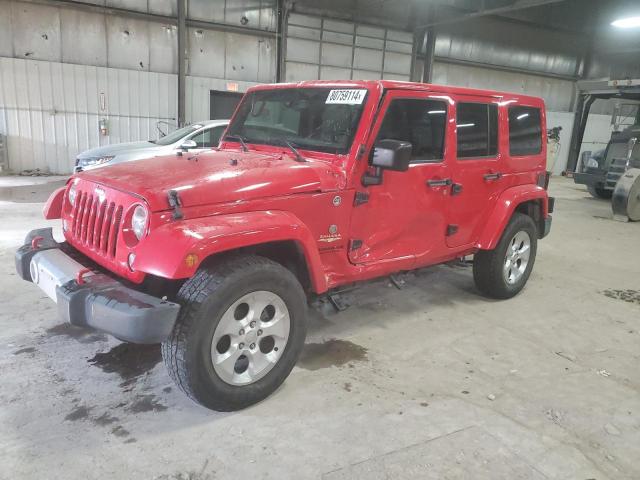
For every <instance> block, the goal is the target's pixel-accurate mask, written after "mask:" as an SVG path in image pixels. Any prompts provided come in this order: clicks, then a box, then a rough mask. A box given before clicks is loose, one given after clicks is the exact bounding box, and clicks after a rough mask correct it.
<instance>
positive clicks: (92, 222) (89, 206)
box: [70, 191, 123, 258]
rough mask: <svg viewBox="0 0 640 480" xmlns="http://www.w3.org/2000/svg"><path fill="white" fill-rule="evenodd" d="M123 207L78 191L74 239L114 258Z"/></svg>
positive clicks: (72, 230)
mask: <svg viewBox="0 0 640 480" xmlns="http://www.w3.org/2000/svg"><path fill="white" fill-rule="evenodd" d="M122 210H123V207H122V205H118V204H116V203H115V202H113V201H109V200H108V199H103V200H102V201H100V198H99V197H98V195H95V194H92V193H89V192H84V191H78V193H77V196H76V202H75V205H74V207H73V222H72V224H71V230H70V232H71V236H72V237H73V239H74V241H75V242H77V243H78V244H79V245H83V246H85V247H88V248H90V249H91V250H93V251H95V252H97V253H99V254H101V255H103V256H105V257H109V258H115V256H116V249H117V246H118V242H117V238H118V232H119V231H120V228H121V222H122Z"/></svg>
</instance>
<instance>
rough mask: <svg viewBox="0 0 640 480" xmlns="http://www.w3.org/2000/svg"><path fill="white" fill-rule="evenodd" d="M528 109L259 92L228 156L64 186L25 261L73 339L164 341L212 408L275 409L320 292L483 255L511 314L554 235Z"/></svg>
mask: <svg viewBox="0 0 640 480" xmlns="http://www.w3.org/2000/svg"><path fill="white" fill-rule="evenodd" d="M545 159H546V141H545V111H544V104H543V102H542V100H540V99H538V98H533V97H527V96H521V95H512V94H508V93H498V92H491V91H480V90H469V89H464V88H451V87H441V86H436V85H428V84H416V83H405V82H391V81H340V82H324V81H312V82H303V83H299V84H278V85H262V86H257V87H254V88H251V89H250V90H249V91H248V92H247V94H246V95H245V96H244V98H243V100H242V102H241V103H240V105H239V106H238V109H237V111H236V113H235V115H234V117H233V119H232V121H231V124H230V125H229V127H228V129H227V132H226V135H225V136H224V137H223V139H222V142H221V144H220V146H219V148H217V149H213V150H212V151H211V152H206V153H199V154H195V153H189V151H178V152H176V154H175V155H170V156H164V157H157V158H152V159H148V160H144V161H138V162H132V163H126V164H121V165H115V166H112V167H107V168H102V169H96V170H92V171H89V172H84V173H80V174H77V175H74V176H73V177H71V179H70V180H69V182H68V183H67V185H66V187H64V188H61V189H60V190H58V191H56V192H54V193H53V195H52V196H51V198H50V199H49V201H48V202H47V204H46V206H45V210H44V214H45V217H46V218H48V219H55V218H61V219H62V230H63V232H64V237H65V239H66V241H65V242H63V243H57V242H56V241H55V240H54V239H53V236H52V234H51V229H41V230H34V231H32V232H31V233H29V235H28V236H27V238H26V241H25V244H24V245H23V246H22V247H21V248H20V249H19V250H18V252H17V253H16V268H17V270H18V273H19V274H20V276H21V277H22V278H23V279H25V280H28V281H33V282H34V283H36V284H37V285H38V286H39V287H40V288H41V289H42V290H43V291H44V292H46V293H47V294H48V295H49V296H50V297H51V298H52V299H53V300H54V301H56V303H57V305H58V310H59V313H60V315H61V316H62V318H64V319H65V320H67V321H68V322H70V323H71V324H73V325H78V326H83V327H89V328H94V329H97V330H101V331H103V332H107V333H110V334H112V335H114V336H115V337H117V338H119V339H121V340H124V341H128V342H136V343H158V342H162V354H163V357H164V361H165V363H166V366H167V368H168V369H169V372H170V374H171V376H172V378H173V379H174V380H175V382H176V383H177V385H178V386H179V387H180V388H181V389H182V390H184V392H185V393H186V394H187V395H189V396H190V397H191V398H192V399H194V400H195V401H197V402H199V403H201V404H202V405H205V406H206V407H209V408H212V409H215V410H223V411H226V410H237V409H240V408H243V407H246V406H248V405H251V404H253V403H256V402H258V401H259V400H262V399H264V398H265V397H267V396H268V395H269V394H270V393H271V392H273V391H274V390H275V389H276V388H277V387H278V386H279V385H280V384H281V383H282V382H283V381H284V379H285V378H286V377H287V375H288V374H289V372H290V371H291V369H292V368H293V366H294V365H295V363H296V359H297V358H298V355H299V354H300V351H301V350H302V347H303V345H304V340H305V332H306V314H307V295H312V294H322V293H325V292H327V291H329V290H331V289H334V288H336V287H338V286H340V285H344V284H347V283H352V282H356V281H360V280H366V279H371V278H374V277H380V276H383V275H389V274H391V273H394V272H399V271H405V270H411V269H416V268H420V267H425V266H428V265H434V264H437V263H442V262H446V261H450V260H454V259H456V258H460V257H464V256H466V255H470V254H474V255H475V258H474V263H473V277H474V280H475V283H476V285H477V287H478V289H479V290H480V291H481V292H483V293H484V294H486V295H488V296H491V297H494V298H509V297H512V296H513V295H515V294H516V293H518V292H519V291H520V290H521V289H522V288H523V286H524V284H525V283H526V282H527V279H528V278H529V275H530V273H531V269H532V268H533V263H534V260H535V256H536V244H537V240H538V239H539V238H542V237H544V236H545V235H547V233H548V232H549V228H550V225H551V217H550V215H549V213H550V212H551V211H552V206H553V201H552V200H553V199H552V198H549V197H548V196H547V192H546V188H547V183H548V175H547V173H546V172H545Z"/></svg>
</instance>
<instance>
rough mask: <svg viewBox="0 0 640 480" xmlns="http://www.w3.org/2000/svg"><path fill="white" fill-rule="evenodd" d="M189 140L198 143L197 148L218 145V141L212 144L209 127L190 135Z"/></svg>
mask: <svg viewBox="0 0 640 480" xmlns="http://www.w3.org/2000/svg"><path fill="white" fill-rule="evenodd" d="M191 140H193V141H194V142H196V143H197V144H198V148H210V147H216V146H218V143H217V142H216V143H215V144H213V143H212V142H211V129H210V128H209V129H207V130H203V131H202V132H200V133H198V134H197V135H194V136H193V137H191Z"/></svg>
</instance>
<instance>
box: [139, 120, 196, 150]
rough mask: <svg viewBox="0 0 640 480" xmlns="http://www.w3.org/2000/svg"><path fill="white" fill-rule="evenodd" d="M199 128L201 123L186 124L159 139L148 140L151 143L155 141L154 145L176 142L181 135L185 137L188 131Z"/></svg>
mask: <svg viewBox="0 0 640 480" xmlns="http://www.w3.org/2000/svg"><path fill="white" fill-rule="evenodd" d="M199 128H202V125H188V126H186V127H182V128H179V129H178V130H176V131H175V132H171V133H170V134H169V135H166V136H164V137H162V138H160V139H159V140H149V141H150V142H151V143H155V144H156V145H171V144H172V143H176V142H177V141H178V140H180V139H181V138H183V137H186V136H187V135H189V134H190V133H193V132H195V131H196V130H198V129H199Z"/></svg>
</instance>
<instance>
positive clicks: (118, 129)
mask: <svg viewBox="0 0 640 480" xmlns="http://www.w3.org/2000/svg"><path fill="white" fill-rule="evenodd" d="M176 89H177V76H176V75H169V74H163V73H154V72H138V71H134V70H124V69H115V68H104V67H94V66H85V65H70V64H65V63H57V62H45V61H37V60H22V59H13V58H0V131H1V132H3V133H5V134H6V135H7V137H8V142H7V144H8V151H9V152H8V153H9V162H10V164H9V166H10V168H11V169H12V170H13V171H21V170H25V169H36V168H38V169H40V170H43V171H49V172H53V173H68V172H70V171H72V169H73V162H74V159H75V156H76V154H77V153H79V152H81V151H83V150H86V149H88V148H91V147H96V146H99V145H104V144H109V143H119V142H129V141H133V140H139V139H145V138H157V132H156V128H155V124H156V122H157V121H160V120H165V121H170V122H174V123H175V117H176V112H177V105H176V94H175V92H176ZM101 118H105V119H108V127H109V135H108V136H106V137H105V136H102V135H100V134H99V130H98V121H99V119H101Z"/></svg>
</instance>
